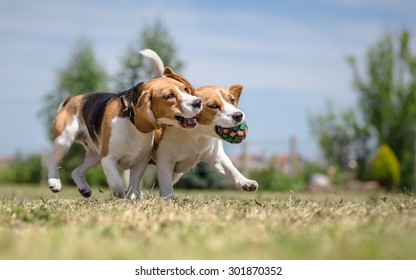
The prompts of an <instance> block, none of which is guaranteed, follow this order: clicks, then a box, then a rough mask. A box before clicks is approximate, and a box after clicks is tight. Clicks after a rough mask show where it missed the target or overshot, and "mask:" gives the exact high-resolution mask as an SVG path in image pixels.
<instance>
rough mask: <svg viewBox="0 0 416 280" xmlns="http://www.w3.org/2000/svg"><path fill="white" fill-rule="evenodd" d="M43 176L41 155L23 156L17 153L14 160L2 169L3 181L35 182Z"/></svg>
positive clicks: (0, 179) (1, 177) (0, 175)
mask: <svg viewBox="0 0 416 280" xmlns="http://www.w3.org/2000/svg"><path fill="white" fill-rule="evenodd" d="M41 177H42V163H41V158H40V156H39V155H30V156H27V157H22V156H20V155H17V156H16V158H15V159H14V161H13V162H12V163H11V164H9V165H7V166H3V167H2V168H1V170H0V181H1V182H3V183H35V184H39V182H40V180H41Z"/></svg>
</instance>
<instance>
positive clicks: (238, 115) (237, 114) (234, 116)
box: [233, 112, 243, 122]
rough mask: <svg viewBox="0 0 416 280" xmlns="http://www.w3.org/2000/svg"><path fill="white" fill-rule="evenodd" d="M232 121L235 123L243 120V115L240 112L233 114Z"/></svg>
mask: <svg viewBox="0 0 416 280" xmlns="http://www.w3.org/2000/svg"><path fill="white" fill-rule="evenodd" d="M233 119H234V120H235V121H236V122H241V120H242V119H243V113H241V112H237V113H235V114H234V115H233Z"/></svg>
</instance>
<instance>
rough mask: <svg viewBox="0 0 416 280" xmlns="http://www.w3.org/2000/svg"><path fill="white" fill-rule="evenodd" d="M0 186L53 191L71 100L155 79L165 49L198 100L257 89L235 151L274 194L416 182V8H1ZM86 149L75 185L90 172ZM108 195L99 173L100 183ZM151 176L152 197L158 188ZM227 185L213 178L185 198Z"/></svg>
mask: <svg viewBox="0 0 416 280" xmlns="http://www.w3.org/2000/svg"><path fill="white" fill-rule="evenodd" d="M0 7H1V9H0V73H1V75H0V133H1V137H0V184H23V183H24V184H26V183H31V184H45V186H46V183H45V182H46V176H47V175H46V170H45V168H44V165H43V163H44V161H45V160H46V158H47V155H48V152H49V150H50V148H51V135H50V127H51V123H52V120H53V117H54V115H55V113H56V110H57V108H58V106H59V104H60V103H61V102H62V101H63V100H64V99H65V98H66V97H67V96H69V95H77V94H80V93H85V92H91V91H112V92H118V91H122V90H125V89H127V88H130V87H132V86H134V85H135V84H136V83H138V82H140V81H143V80H146V79H149V77H151V73H152V70H151V66H150V65H148V63H147V62H146V61H144V59H143V58H142V57H141V56H140V55H139V53H138V52H137V51H138V50H140V49H143V48H152V49H154V50H155V51H157V52H158V53H159V55H160V56H161V57H162V59H163V61H164V63H165V65H167V66H170V67H172V68H173V69H174V70H175V71H176V72H178V73H181V74H182V75H184V76H185V77H186V78H187V79H188V80H189V81H190V82H191V83H192V84H193V85H194V86H195V87H199V86H202V85H221V86H224V87H229V86H230V85H232V84H236V83H240V84H243V85H244V90H243V94H242V97H241V100H240V104H239V106H240V108H241V109H242V110H243V111H244V112H245V113H246V117H247V122H248V126H249V134H248V137H247V139H246V141H245V142H243V143H242V144H240V145H232V144H226V151H227V154H228V155H229V156H230V158H231V159H232V160H233V162H234V163H235V164H236V165H237V166H238V167H239V168H240V169H241V170H242V172H243V173H244V174H246V175H247V176H249V177H251V178H253V179H257V180H258V181H259V183H260V188H261V189H264V190H281V191H284V190H296V191H301V190H309V191H336V190H339V189H343V190H344V189H346V190H356V189H378V188H384V189H386V190H388V191H406V192H410V191H411V190H412V188H413V186H414V184H415V182H416V180H415V178H416V122H415V119H416V118H415V117H416V53H415V52H416V43H415V40H414V38H413V37H414V34H415V32H416V26H415V21H414V14H415V12H416V2H415V1H411V0H408V1H407V0H396V1H389V0H360V1H358V0H339V1H329V0H316V1H301V0H295V1H263V0H259V1H244V0H243V1H238V2H234V1H219V0H214V1H190V0H189V1H187V0H185V1H128V0H126V1H111V0H107V1H79V0H71V1H69V0H68V1H65V0H58V1H48V0H40V1H21V0H14V1H7V0H0ZM82 154H83V149H82V147H79V146H74V147H73V148H72V149H71V150H70V152H69V153H68V155H67V156H66V158H65V160H64V161H63V162H62V169H61V176H62V179H63V181H64V184H73V182H72V179H71V178H70V172H71V170H72V169H73V168H74V167H75V166H77V165H78V164H79V163H80V162H81V161H82ZM87 177H88V178H87V179H88V180H89V181H90V183H91V184H93V185H98V186H104V187H105V185H106V182H105V178H104V175H103V174H102V171H101V168H100V167H99V166H98V167H96V168H93V169H92V170H91V171H89V172H88V174H87ZM153 182H154V175H152V174H151V172H149V174H148V175H147V176H146V180H145V184H146V185H149V186H151V185H153ZM227 186H228V183H227V182H225V181H223V180H221V179H220V178H219V176H218V175H216V174H215V173H212V171H211V170H210V169H209V168H208V167H207V166H206V165H204V164H201V165H199V166H198V167H197V168H195V169H194V170H193V171H192V172H190V173H188V174H187V175H186V176H184V178H183V179H182V180H181V181H180V182H179V183H178V187H194V188H221V187H227Z"/></svg>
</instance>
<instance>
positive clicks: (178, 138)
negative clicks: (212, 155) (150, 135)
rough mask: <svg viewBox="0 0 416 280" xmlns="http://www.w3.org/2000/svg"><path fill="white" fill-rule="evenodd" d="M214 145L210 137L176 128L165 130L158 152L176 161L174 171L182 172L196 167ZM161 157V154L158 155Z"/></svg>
mask: <svg viewBox="0 0 416 280" xmlns="http://www.w3.org/2000/svg"><path fill="white" fill-rule="evenodd" d="M211 146H212V139H211V138H210V137H206V136H202V135H200V134H196V133H193V132H192V131H189V132H188V131H183V130H178V129H176V128H172V129H171V130H167V131H165V133H164V135H163V138H162V142H161V146H160V147H159V150H158V154H160V153H163V158H166V157H167V158H169V161H171V162H174V163H175V164H174V171H175V172H177V173H182V172H185V171H188V170H189V169H191V168H193V167H195V166H196V165H197V164H198V162H200V161H201V160H203V157H204V156H205V155H206V154H207V153H209V150H210V147H211ZM158 158H159V156H158Z"/></svg>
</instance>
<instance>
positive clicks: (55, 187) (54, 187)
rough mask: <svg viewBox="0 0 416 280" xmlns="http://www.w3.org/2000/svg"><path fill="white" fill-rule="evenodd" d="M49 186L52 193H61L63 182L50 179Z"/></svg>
mask: <svg viewBox="0 0 416 280" xmlns="http://www.w3.org/2000/svg"><path fill="white" fill-rule="evenodd" d="M48 185H49V188H50V189H51V191H53V192H54V193H56V192H60V191H61V190H62V184H61V180H60V179H57V178H50V179H48Z"/></svg>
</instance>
